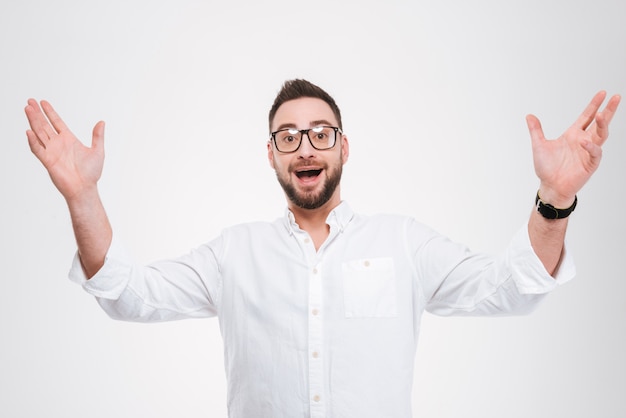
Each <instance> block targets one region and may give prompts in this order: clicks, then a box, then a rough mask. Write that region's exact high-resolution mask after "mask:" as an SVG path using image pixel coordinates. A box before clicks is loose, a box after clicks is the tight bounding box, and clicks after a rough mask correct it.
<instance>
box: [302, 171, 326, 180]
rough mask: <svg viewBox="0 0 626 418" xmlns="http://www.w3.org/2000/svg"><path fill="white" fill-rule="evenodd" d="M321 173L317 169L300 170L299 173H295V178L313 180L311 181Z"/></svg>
mask: <svg viewBox="0 0 626 418" xmlns="http://www.w3.org/2000/svg"><path fill="white" fill-rule="evenodd" d="M321 172H322V170H321V169H319V170H301V171H296V177H298V178H299V179H301V180H313V179H315V178H317V176H319V175H320V173H321Z"/></svg>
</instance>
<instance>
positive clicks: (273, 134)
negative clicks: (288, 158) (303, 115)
mask: <svg viewBox="0 0 626 418" xmlns="http://www.w3.org/2000/svg"><path fill="white" fill-rule="evenodd" d="M316 128H331V129H332V130H334V131H335V142H334V143H333V145H332V146H331V147H328V148H318V147H316V146H315V145H314V144H313V141H311V137H310V136H309V132H310V131H312V130H313V129H316ZM293 130H295V131H298V133H299V134H300V143H299V144H298V146H297V147H296V149H294V150H293V151H281V150H280V149H279V148H278V145H277V144H276V134H277V133H279V132H284V131H293ZM337 133H339V134H341V135H343V131H342V130H341V128H339V127H337V126H326V125H320V126H314V127H313V128H309V129H294V128H285V129H279V130H277V131H274V132H271V133H270V135H271V137H272V140H273V141H274V147H276V151H278V152H280V153H281V154H291V153H294V152H296V151H298V150H299V149H300V146H302V138H303V137H304V135H306V137H307V138H308V140H309V144H311V146H312V147H313V148H314V149H316V150H318V151H326V150H329V149H333V148H334V147H335V145H337Z"/></svg>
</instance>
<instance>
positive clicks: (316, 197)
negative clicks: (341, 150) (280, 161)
mask: <svg viewBox="0 0 626 418" xmlns="http://www.w3.org/2000/svg"><path fill="white" fill-rule="evenodd" d="M342 160H343V159H342ZM342 171H343V161H340V162H339V164H337V165H336V166H335V167H333V170H332V171H330V170H328V167H326V169H325V170H324V171H323V174H324V175H325V181H324V184H322V189H321V190H319V191H315V190H312V191H305V192H300V191H298V190H297V189H296V187H295V186H294V184H293V183H292V182H291V180H290V177H287V178H283V177H282V176H281V175H280V174H279V173H278V171H276V178H277V179H278V183H280V186H281V187H282V188H283V191H284V192H285V195H287V198H288V199H289V200H290V201H291V202H292V203H293V204H294V205H296V206H297V207H299V208H301V209H317V208H320V207H322V206H323V205H324V204H325V203H326V202H328V201H329V200H330V198H331V197H332V196H333V194H334V193H335V190H336V189H337V186H338V185H339V182H340V181H341V173H342ZM320 175H322V174H320Z"/></svg>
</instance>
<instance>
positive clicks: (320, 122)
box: [276, 119, 334, 131]
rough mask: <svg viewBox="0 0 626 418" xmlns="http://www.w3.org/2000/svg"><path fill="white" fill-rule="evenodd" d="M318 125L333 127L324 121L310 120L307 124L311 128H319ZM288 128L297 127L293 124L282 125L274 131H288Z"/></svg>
mask: <svg viewBox="0 0 626 418" xmlns="http://www.w3.org/2000/svg"><path fill="white" fill-rule="evenodd" d="M320 125H324V126H334V125H333V124H332V123H330V122H329V121H327V120H326V119H319V120H312V121H310V122H309V126H311V127H314V126H320ZM288 128H294V129H297V126H296V124H295V123H283V124H281V125H279V126H278V127H277V128H276V131H280V130H281V129H288Z"/></svg>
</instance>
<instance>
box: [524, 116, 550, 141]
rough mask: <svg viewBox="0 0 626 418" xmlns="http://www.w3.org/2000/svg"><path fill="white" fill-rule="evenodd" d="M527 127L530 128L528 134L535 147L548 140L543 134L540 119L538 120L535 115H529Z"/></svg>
mask: <svg viewBox="0 0 626 418" xmlns="http://www.w3.org/2000/svg"><path fill="white" fill-rule="evenodd" d="M526 125H527V126H528V132H530V139H531V140H532V145H533V147H535V146H538V145H540V144H541V142H543V141H544V140H545V139H546V138H545V136H544V134H543V129H542V128H541V122H539V119H537V117H536V116H535V115H527V116H526Z"/></svg>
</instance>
